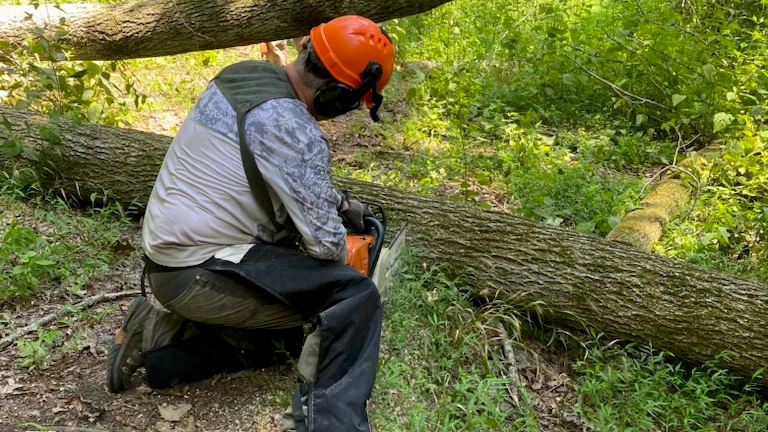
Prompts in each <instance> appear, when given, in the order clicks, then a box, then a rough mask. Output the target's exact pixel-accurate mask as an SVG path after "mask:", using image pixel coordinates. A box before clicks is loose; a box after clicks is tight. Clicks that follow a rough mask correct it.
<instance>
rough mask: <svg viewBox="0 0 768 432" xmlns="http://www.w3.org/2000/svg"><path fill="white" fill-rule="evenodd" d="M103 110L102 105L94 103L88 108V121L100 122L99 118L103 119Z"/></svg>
mask: <svg viewBox="0 0 768 432" xmlns="http://www.w3.org/2000/svg"><path fill="white" fill-rule="evenodd" d="M101 110H102V108H101V104H100V103H98V102H94V103H92V104H91V105H90V106H89V107H88V111H87V114H88V120H90V121H92V122H94V123H95V122H97V121H98V120H99V117H101Z"/></svg>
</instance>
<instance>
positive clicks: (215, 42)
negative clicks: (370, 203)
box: [0, 0, 449, 60]
mask: <svg viewBox="0 0 768 432" xmlns="http://www.w3.org/2000/svg"><path fill="white" fill-rule="evenodd" d="M448 1H449V0H417V1H407V0H396V1H378V2H377V1H374V2H371V1H365V0H348V1H343V2H341V1H328V2H317V1H311V0H283V1H272V2H264V1H252V0H250V1H249V0H227V1H223V0H218V1H209V0H172V1H171V0H163V1H153V0H134V1H130V0H126V1H123V2H120V3H99V4H93V5H90V4H89V5H60V7H53V6H40V7H38V8H34V7H32V6H5V7H2V8H0V16H1V17H3V18H4V19H3V20H2V23H0V40H2V41H8V42H10V43H11V45H19V44H21V43H23V42H24V40H25V39H26V38H27V37H28V36H29V31H30V30H31V28H32V27H34V26H35V25H37V26H40V27H42V26H44V25H45V24H47V23H52V24H54V27H55V26H58V25H59V19H61V18H62V17H63V18H66V21H65V23H64V25H63V27H64V29H65V30H66V32H67V33H66V34H65V35H64V36H63V37H62V39H61V40H62V42H63V43H64V44H66V45H68V46H71V47H72V48H73V50H74V51H73V58H74V59H80V60H119V59H129V58H142V57H157V56H164V55H171V54H181V53H185V52H191V51H202V50H209V49H218V48H228V47H233V46H242V45H251V44H254V43H258V42H267V41H273V40H278V39H287V38H291V37H297V36H303V35H306V34H308V33H309V29H311V28H312V27H314V26H316V25H317V24H320V23H322V22H326V21H329V20H330V19H332V18H335V17H338V16H341V15H348V14H353V15H363V16H366V17H368V18H370V19H372V20H374V21H377V22H380V21H385V20H389V19H393V18H399V17H404V16H408V15H413V14H417V13H420V12H424V11H427V10H430V9H432V8H434V7H436V6H439V5H441V4H443V3H447V2H448ZM27 14H29V15H30V16H31V18H29V19H25V17H26V16H27ZM50 33H53V31H50Z"/></svg>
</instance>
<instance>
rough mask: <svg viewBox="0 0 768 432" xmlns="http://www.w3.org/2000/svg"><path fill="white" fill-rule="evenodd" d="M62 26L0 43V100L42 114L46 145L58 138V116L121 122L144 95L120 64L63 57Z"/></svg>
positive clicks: (65, 50)
mask: <svg viewBox="0 0 768 432" xmlns="http://www.w3.org/2000/svg"><path fill="white" fill-rule="evenodd" d="M65 24H66V22H65V21H64V20H62V21H61V22H60V23H59V25H57V26H53V27H52V28H49V27H46V28H40V27H37V28H34V29H33V30H32V31H31V33H30V36H29V37H28V38H27V40H26V41H25V42H24V43H23V44H22V45H20V46H11V44H10V43H9V42H2V41H0V66H1V68H0V70H1V71H2V75H0V87H2V88H3V89H5V92H6V93H7V94H0V102H2V103H5V104H8V105H13V106H16V107H18V108H34V109H36V110H38V111H42V112H45V113H47V114H48V115H49V117H50V119H51V123H50V124H48V125H45V126H43V127H42V128H41V130H40V131H39V132H40V134H41V135H42V136H43V138H46V139H47V140H48V141H49V142H51V143H56V142H57V141H58V140H59V139H60V138H61V137H60V134H59V132H58V128H57V127H56V122H57V121H58V119H59V118H62V117H63V118H67V119H69V120H73V121H76V122H82V121H89V122H94V123H103V124H108V125H126V124H127V120H126V118H127V117H128V115H129V114H130V113H131V111H133V110H134V109H136V108H137V107H138V106H140V105H141V104H142V103H143V102H144V101H145V99H146V97H145V96H144V95H141V94H139V93H138V92H137V91H136V88H135V87H134V85H133V77H132V76H130V75H129V74H128V73H127V71H126V70H125V69H124V68H123V67H121V64H120V63H119V62H93V61H68V58H69V48H68V47H67V46H66V45H64V44H63V42H62V39H63V38H64V36H66V29H65ZM115 77H116V78H115ZM118 83H119V84H118Z"/></svg>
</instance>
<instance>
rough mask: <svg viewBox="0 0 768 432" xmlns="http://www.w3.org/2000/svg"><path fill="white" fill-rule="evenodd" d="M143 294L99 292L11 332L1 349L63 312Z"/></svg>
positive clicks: (136, 292)
mask: <svg viewBox="0 0 768 432" xmlns="http://www.w3.org/2000/svg"><path fill="white" fill-rule="evenodd" d="M139 294H141V291H123V292H116V293H102V294H98V295H95V296H92V297H88V298H87V299H85V300H83V301H81V302H80V303H77V304H75V305H74V306H73V307H72V308H70V309H63V308H62V309H59V311H58V312H54V313H51V314H48V315H46V316H44V317H42V318H40V319H39V320H36V321H35V322H33V323H32V324H29V325H26V326H24V327H22V328H20V329H18V330H16V331H15V332H13V333H11V334H9V335H8V336H6V337H4V338H2V339H0V350H4V349H5V348H6V347H8V346H9V345H11V344H12V343H14V342H16V340H17V339H19V338H20V337H22V336H24V335H25V334H27V333H29V332H32V331H34V330H37V329H38V328H40V327H41V326H44V325H46V324H49V323H51V322H53V321H55V320H56V319H57V318H58V317H59V315H60V314H62V313H72V312H75V311H78V310H81V309H86V308H89V307H91V306H93V305H95V304H98V303H101V302H105V301H112V300H116V299H119V298H121V297H127V296H132V295H133V296H135V295H139Z"/></svg>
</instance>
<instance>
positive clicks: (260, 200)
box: [237, 112, 282, 231]
mask: <svg viewBox="0 0 768 432" xmlns="http://www.w3.org/2000/svg"><path fill="white" fill-rule="evenodd" d="M245 115H246V113H245V112H240V113H237V135H238V139H239V141H240V155H241V156H242V159H243V168H245V176H246V177H247V178H248V186H250V188H251V193H252V194H253V197H254V198H255V199H256V204H258V205H259V207H260V208H261V209H262V210H264V211H265V212H266V213H267V217H268V218H269V221H270V222H271V223H272V226H273V227H274V228H275V230H276V231H280V230H281V228H282V227H281V225H280V224H278V223H277V218H275V208H274V207H272V199H271V198H269V190H268V189H267V182H266V181H264V176H263V175H261V171H260V170H259V167H258V166H257V165H256V158H255V157H254V155H253V151H251V148H250V147H248V144H247V143H246V142H245Z"/></svg>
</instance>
